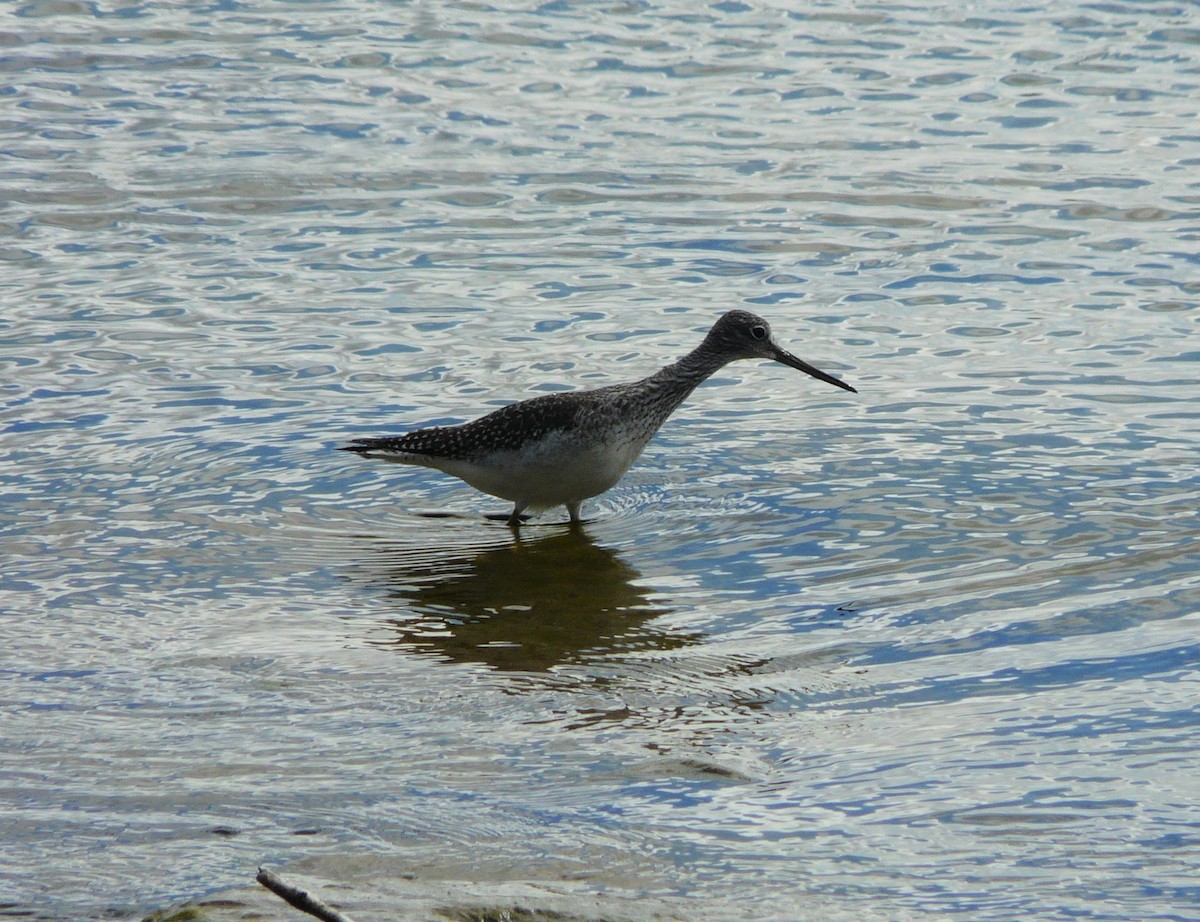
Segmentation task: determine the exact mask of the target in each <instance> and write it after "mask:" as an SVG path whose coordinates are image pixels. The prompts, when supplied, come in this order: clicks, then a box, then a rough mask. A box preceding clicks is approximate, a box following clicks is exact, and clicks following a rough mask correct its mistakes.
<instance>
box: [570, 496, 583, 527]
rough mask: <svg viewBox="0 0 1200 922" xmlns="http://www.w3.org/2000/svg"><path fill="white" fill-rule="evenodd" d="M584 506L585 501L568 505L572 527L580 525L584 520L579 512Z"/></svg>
mask: <svg viewBox="0 0 1200 922" xmlns="http://www.w3.org/2000/svg"><path fill="white" fill-rule="evenodd" d="M582 506H583V500H579V502H577V503H567V512H568V513H569V514H570V516H571V524H572V525H578V524H580V523H581V522H582V521H583V519H581V518H580V517H579V510H580V508H581V507H582Z"/></svg>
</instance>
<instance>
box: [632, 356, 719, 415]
mask: <svg viewBox="0 0 1200 922" xmlns="http://www.w3.org/2000/svg"><path fill="white" fill-rule="evenodd" d="M726 364H728V359H727V358H725V357H723V356H721V355H720V354H719V353H718V352H717V351H716V350H715V349H710V348H708V344H707V343H701V344H700V345H699V346H697V347H696V348H695V349H693V350H692V351H691V352H689V353H688V354H687V355H685V356H684V357H683V358H681V359H680V360H679V361H678V362H673V363H672V364H670V365H667V366H666V367H665V368H663V369H661V370H659V371H658V372H657V373H655V374H653V375H651V376H650V377H649V378H647V379H646V384H647V385H650V386H651V387H650V388H649V390H651V391H653V392H655V393H656V394H657V395H658V398H659V401H660V402H661V404H662V406H663V409H664V410H665V411H666V412H665V414H664V419H665V418H666V416H669V415H670V414H671V413H672V412H673V411H674V410H675V408H676V407H678V406H679V405H680V404H681V403H683V401H685V400H686V399H687V398H688V395H689V394H691V392H692V391H694V390H695V389H696V388H697V387H699V386H700V384H702V383H703V382H704V381H705V380H707V379H708V378H709V377H710V376H712V375H713V374H714V373H715V372H717V371H720V370H721V369H722V368H724V367H725V365H726Z"/></svg>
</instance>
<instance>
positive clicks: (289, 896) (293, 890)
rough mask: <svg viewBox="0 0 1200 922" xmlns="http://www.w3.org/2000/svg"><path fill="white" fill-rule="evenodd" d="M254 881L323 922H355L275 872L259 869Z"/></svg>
mask: <svg viewBox="0 0 1200 922" xmlns="http://www.w3.org/2000/svg"><path fill="white" fill-rule="evenodd" d="M254 879H255V880H257V881H258V882H259V883H260V884H262V885H263V886H264V887H266V888H267V889H268V890H270V891H271V892H272V893H274V894H275V895H276V896H277V897H279V898H280V899H281V900H283V901H284V902H286V903H288V904H290V905H292V906H294V907H296V908H297V909H299V910H300V911H301V912H306V913H308V914H309V915H310V916H315V917H316V918H318V919H320V920H321V922H354V920H353V919H351V918H350V917H349V916H347V915H344V914H343V913H340V912H338V911H337V910H336V909H334V908H333V907H332V906H330V905H329V904H328V903H324V902H322V901H321V900H319V899H317V898H316V897H315V896H313V895H312V894H311V893H309V892H308V891H307V890H301V889H300V888H299V887H293V886H292V885H291V884H289V883H286V882H285V881H284V880H283V879H282V878H281V877H280V876H279V875H278V874H276V873H275V872H273V871H268V870H267V869H266V868H259V869H258V876H257V877H256V878H254Z"/></svg>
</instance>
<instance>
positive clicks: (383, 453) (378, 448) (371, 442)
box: [337, 436, 413, 461]
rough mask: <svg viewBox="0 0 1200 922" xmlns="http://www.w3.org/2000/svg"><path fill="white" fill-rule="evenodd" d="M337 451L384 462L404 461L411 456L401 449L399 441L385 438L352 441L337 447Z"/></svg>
mask: <svg viewBox="0 0 1200 922" xmlns="http://www.w3.org/2000/svg"><path fill="white" fill-rule="evenodd" d="M337 450H338V451H352V452H354V453H355V454H356V455H361V456H362V457H364V458H380V459H382V460H384V461H404V460H407V459H409V458H411V457H412V456H413V452H412V450H411V449H409V448H405V447H403V445H402V444H401V439H399V438H396V437H394V436H393V437H390V438H389V437H385V438H376V439H353V440H351V442H350V444H349V445H339V446H338V447H337Z"/></svg>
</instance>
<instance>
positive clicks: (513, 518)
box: [508, 503, 525, 528]
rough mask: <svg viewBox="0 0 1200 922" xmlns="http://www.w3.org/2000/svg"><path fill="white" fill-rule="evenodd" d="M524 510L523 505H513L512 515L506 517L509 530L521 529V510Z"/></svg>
mask: <svg viewBox="0 0 1200 922" xmlns="http://www.w3.org/2000/svg"><path fill="white" fill-rule="evenodd" d="M524 508H525V503H514V504H513V511H512V515H510V516H509V517H508V527H509V528H520V527H521V510H523V509H524Z"/></svg>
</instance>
